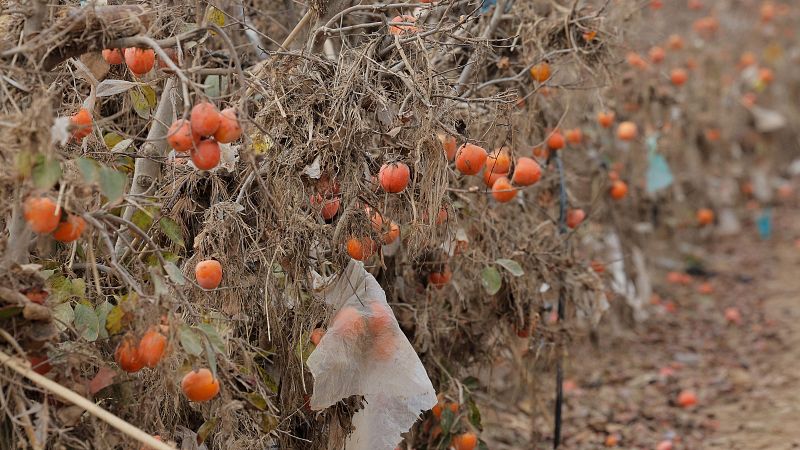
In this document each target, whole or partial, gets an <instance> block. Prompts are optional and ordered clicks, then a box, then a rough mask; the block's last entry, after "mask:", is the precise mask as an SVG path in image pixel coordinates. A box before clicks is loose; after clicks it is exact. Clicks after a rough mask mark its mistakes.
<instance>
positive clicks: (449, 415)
mask: <svg viewBox="0 0 800 450" xmlns="http://www.w3.org/2000/svg"><path fill="white" fill-rule="evenodd" d="M455 419H456V415H455V414H454V413H453V411H451V410H450V408H442V421H441V425H442V431H443V432H444V434H450V429H451V428H452V427H453V422H455Z"/></svg>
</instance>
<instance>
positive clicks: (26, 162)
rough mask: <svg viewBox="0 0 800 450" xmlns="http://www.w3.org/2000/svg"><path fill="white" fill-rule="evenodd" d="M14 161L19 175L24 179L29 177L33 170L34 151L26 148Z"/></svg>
mask: <svg viewBox="0 0 800 450" xmlns="http://www.w3.org/2000/svg"><path fill="white" fill-rule="evenodd" d="M14 163H15V164H14V165H15V166H16V168H17V176H18V177H19V178H23V179H24V178H28V177H29V176H31V171H32V170H33V164H34V156H33V153H32V152H30V151H26V150H23V151H20V152H19V153H17V156H16V157H15V158H14Z"/></svg>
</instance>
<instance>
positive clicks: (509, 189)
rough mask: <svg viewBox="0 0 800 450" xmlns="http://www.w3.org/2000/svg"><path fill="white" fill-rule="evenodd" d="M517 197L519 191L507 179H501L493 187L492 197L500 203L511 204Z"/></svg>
mask: <svg viewBox="0 0 800 450" xmlns="http://www.w3.org/2000/svg"><path fill="white" fill-rule="evenodd" d="M516 196H517V189H515V188H514V186H512V185H511V182H510V181H509V180H508V178H506V177H500V178H498V179H497V181H495V182H494V184H493V185H492V197H494V199H495V200H497V201H498V202H500V203H506V202H510V201H511V200H512V199H513V198H514V197H516Z"/></svg>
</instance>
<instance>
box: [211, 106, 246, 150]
mask: <svg viewBox="0 0 800 450" xmlns="http://www.w3.org/2000/svg"><path fill="white" fill-rule="evenodd" d="M241 136H242V127H241V125H239V119H238V118H237V117H236V109H235V108H225V109H223V110H222V112H221V113H220V114H219V128H217V131H215V132H214V140H216V141H217V142H219V143H221V144H228V143H231V142H233V141H235V140H237V139H239V138H240V137H241Z"/></svg>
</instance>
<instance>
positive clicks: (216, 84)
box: [203, 75, 228, 99]
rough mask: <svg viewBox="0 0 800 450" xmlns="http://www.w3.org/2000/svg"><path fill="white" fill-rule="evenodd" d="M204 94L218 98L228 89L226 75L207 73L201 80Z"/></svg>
mask: <svg viewBox="0 0 800 450" xmlns="http://www.w3.org/2000/svg"><path fill="white" fill-rule="evenodd" d="M203 84H204V85H205V91H206V96H207V97H209V98H212V99H213V98H220V97H222V93H223V92H225V91H227V90H228V77H222V76H220V75H209V76H207V77H206V79H205V80H204V81H203Z"/></svg>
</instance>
